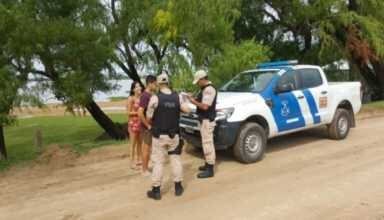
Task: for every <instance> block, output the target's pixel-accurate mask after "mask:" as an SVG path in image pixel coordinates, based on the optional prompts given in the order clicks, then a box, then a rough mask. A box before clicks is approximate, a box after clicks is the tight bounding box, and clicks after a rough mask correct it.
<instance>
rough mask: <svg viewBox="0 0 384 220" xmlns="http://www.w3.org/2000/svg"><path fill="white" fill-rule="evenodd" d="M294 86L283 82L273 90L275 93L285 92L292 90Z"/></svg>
mask: <svg viewBox="0 0 384 220" xmlns="http://www.w3.org/2000/svg"><path fill="white" fill-rule="evenodd" d="M294 89H295V88H294V86H293V84H292V83H284V84H278V85H277V86H276V89H275V92H276V93H285V92H290V91H293V90H294Z"/></svg>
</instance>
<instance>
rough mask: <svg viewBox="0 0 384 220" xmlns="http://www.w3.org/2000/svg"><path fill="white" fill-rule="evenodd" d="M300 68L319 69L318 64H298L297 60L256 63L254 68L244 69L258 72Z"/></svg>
mask: <svg viewBox="0 0 384 220" xmlns="http://www.w3.org/2000/svg"><path fill="white" fill-rule="evenodd" d="M301 68H314V69H319V68H320V67H319V66H315V65H305V64H298V61H297V60H288V61H277V62H268V63H261V64H257V65H256V68H255V69H251V70H247V71H244V73H247V72H259V71H281V70H288V69H301Z"/></svg>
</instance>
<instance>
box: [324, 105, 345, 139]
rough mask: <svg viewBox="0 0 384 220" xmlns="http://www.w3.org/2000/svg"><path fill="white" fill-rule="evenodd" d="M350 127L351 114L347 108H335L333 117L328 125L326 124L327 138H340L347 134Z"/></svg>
mask: <svg viewBox="0 0 384 220" xmlns="http://www.w3.org/2000/svg"><path fill="white" fill-rule="evenodd" d="M350 128H351V115H350V113H349V111H348V110H346V109H342V108H339V109H337V110H336V113H335V117H334V118H333V121H332V123H331V124H330V125H328V135H329V138H331V139H334V140H342V139H345V138H346V137H347V136H348V133H349V130H350Z"/></svg>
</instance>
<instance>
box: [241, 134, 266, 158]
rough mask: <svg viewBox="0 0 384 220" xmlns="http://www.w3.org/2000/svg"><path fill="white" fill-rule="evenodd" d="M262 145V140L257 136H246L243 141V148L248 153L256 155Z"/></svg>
mask: <svg viewBox="0 0 384 220" xmlns="http://www.w3.org/2000/svg"><path fill="white" fill-rule="evenodd" d="M262 144H263V141H262V138H261V136H260V135H259V134H251V135H248V136H247V138H246V139H245V147H246V149H247V151H248V152H250V153H257V152H258V151H259V150H260V149H261V146H262Z"/></svg>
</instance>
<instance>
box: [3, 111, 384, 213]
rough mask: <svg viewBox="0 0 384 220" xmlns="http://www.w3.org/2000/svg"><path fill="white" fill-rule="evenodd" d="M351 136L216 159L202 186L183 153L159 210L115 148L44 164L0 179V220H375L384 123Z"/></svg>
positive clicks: (382, 202)
mask: <svg viewBox="0 0 384 220" xmlns="http://www.w3.org/2000/svg"><path fill="white" fill-rule="evenodd" d="M357 126H358V127H357V128H356V129H353V130H352V131H351V133H350V136H349V137H348V139H347V140H344V141H332V140H328V139H326V135H325V132H324V130H323V129H316V130H312V131H306V132H301V133H297V134H293V135H289V136H285V137H280V138H277V139H273V140H271V141H270V143H269V148H268V151H267V154H266V156H265V158H264V159H263V160H262V161H261V162H258V163H255V164H250V165H243V164H240V163H238V162H236V161H234V160H233V158H232V157H231V156H229V155H228V154H226V153H224V152H222V153H219V155H218V161H219V164H218V169H217V173H216V176H215V178H211V179H209V180H199V179H197V178H196V177H195V176H196V169H197V167H198V166H199V165H200V164H201V163H202V159H201V155H200V152H198V151H196V150H193V149H192V148H187V149H186V152H185V153H184V154H183V163H184V170H185V186H186V191H185V194H184V195H183V196H182V197H180V198H176V197H175V196H174V191H173V185H172V182H171V177H170V173H169V171H167V173H166V175H165V178H164V185H163V192H162V193H163V199H162V200H161V201H152V200H149V199H147V198H146V196H145V192H146V190H147V189H148V188H149V185H150V180H149V178H147V177H143V176H141V174H140V173H138V172H136V171H132V170H130V169H129V158H128V155H127V151H128V149H127V148H126V147H124V146H120V147H119V146H114V147H107V148H102V149H96V150H93V151H92V152H90V153H89V154H87V155H84V156H77V155H72V156H68V154H70V152H69V153H68V152H67V153H63V154H61V156H60V157H57V158H54V157H48V156H47V155H45V156H46V157H45V158H42V159H43V160H42V161H43V162H44V163H43V162H41V163H43V164H37V165H36V166H34V167H32V168H22V169H12V170H10V171H8V172H6V173H3V174H0V175H1V176H0V189H1V190H0V219H1V220H12V219H38V220H43V219H47V220H54V219H59V220H73V219H156V220H159V219H167V220H171V219H177V220H179V219H384V144H383V143H384V135H383V134H384V118H373V119H372V118H371V119H365V120H360V121H359V122H358V125H357ZM53 152H55V151H53ZM59 158H64V159H62V160H64V161H61V162H60V161H59V160H60V159H59ZM65 158H67V159H68V158H69V160H65ZM47 161H48V162H47ZM45 163H47V164H45ZM52 163H53V164H56V165H57V166H52ZM167 168H169V164H168V165H167ZM167 170H169V169H167Z"/></svg>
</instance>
